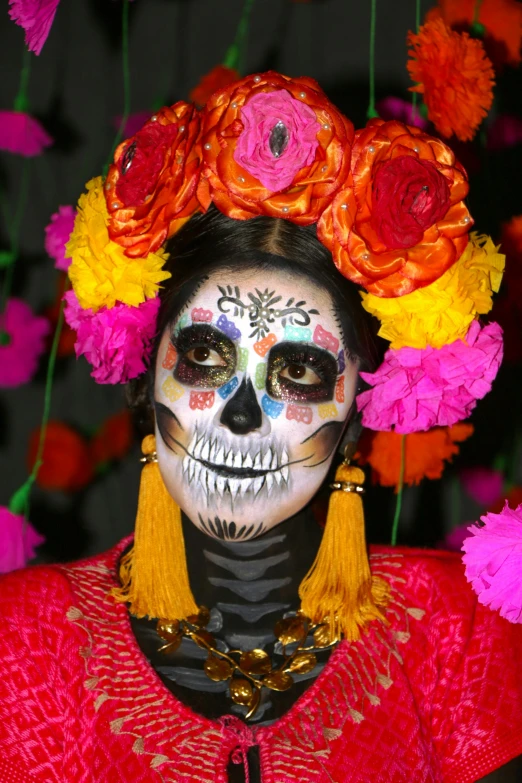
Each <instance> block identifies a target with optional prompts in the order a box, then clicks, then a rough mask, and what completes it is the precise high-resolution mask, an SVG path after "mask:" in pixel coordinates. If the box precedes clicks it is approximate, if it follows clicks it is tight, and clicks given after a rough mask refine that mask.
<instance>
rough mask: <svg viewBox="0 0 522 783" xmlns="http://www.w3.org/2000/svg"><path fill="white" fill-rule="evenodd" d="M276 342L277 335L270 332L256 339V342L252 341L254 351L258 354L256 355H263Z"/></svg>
mask: <svg viewBox="0 0 522 783" xmlns="http://www.w3.org/2000/svg"><path fill="white" fill-rule="evenodd" d="M276 342H277V337H276V336H275V334H273V333H272V332H271V333H270V334H267V336H266V337H264V338H263V339H262V340H258V341H257V343H254V351H255V352H256V353H257V354H258V356H263V357H265V356H266V355H267V353H268V351H269V350H270V348H271V347H272V346H273V345H275V344H276Z"/></svg>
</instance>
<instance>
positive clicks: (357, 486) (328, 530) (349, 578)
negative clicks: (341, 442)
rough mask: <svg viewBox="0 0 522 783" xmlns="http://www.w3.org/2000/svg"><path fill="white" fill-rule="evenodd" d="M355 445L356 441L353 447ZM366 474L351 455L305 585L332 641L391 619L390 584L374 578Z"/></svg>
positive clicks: (312, 614) (307, 604) (311, 613)
mask: <svg viewBox="0 0 522 783" xmlns="http://www.w3.org/2000/svg"><path fill="white" fill-rule="evenodd" d="M348 448H350V446H349V447H348ZM363 482H364V473H363V471H362V470H361V469H360V468H357V467H355V466H352V465H350V464H349V459H348V458H347V452H346V451H345V460H344V462H343V463H342V464H341V465H340V466H339V468H338V469H337V473H336V475H335V482H334V483H333V484H332V485H331V488H332V489H333V492H332V494H331V496H330V504H329V506H328V516H327V518H326V527H325V529H324V533H323V538H322V541H321V545H320V547H319V550H318V552H317V556H316V558H315V561H314V563H313V565H312V567H311V568H310V571H309V572H308V573H307V575H306V576H305V577H304V579H303V581H302V582H301V585H300V587H299V597H300V598H301V610H302V612H303V613H304V614H305V615H306V616H307V617H309V618H310V619H311V620H312V622H314V623H320V622H324V621H327V622H328V625H329V629H330V635H331V638H332V641H333V640H334V639H340V638H341V637H344V638H345V639H348V640H349V641H356V640H357V639H359V637H360V635H361V630H362V629H364V628H365V626H366V625H367V624H368V623H369V622H370V621H372V620H380V621H381V622H386V619H385V617H384V613H383V609H384V608H385V607H386V605H387V603H388V599H389V587H388V585H387V583H386V582H385V581H384V580H383V579H381V578H379V577H372V574H371V571H370V564H369V561H368V554H367V551H366V540H365V535H364V512H363V504H362V500H361V495H362V493H363V492H364V488H363Z"/></svg>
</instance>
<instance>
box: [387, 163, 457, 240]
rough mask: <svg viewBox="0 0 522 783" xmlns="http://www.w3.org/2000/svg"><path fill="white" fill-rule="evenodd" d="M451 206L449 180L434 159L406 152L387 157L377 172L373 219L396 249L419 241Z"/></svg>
mask: <svg viewBox="0 0 522 783" xmlns="http://www.w3.org/2000/svg"><path fill="white" fill-rule="evenodd" d="M448 206H449V187H448V183H447V182H446V179H445V177H444V176H443V175H442V174H441V173H440V171H438V169H437V168H436V167H435V165H434V164H433V163H431V161H428V160H418V159H417V158H412V157H410V156H409V155H403V156H400V157H398V158H394V159H393V160H388V161H386V162H385V163H383V165H382V166H381V167H380V169H379V170H378V172H377V175H376V177H375V181H374V183H373V205H372V209H373V214H372V219H371V222H372V226H373V228H374V229H375V231H376V232H377V234H378V235H379V237H380V239H382V241H383V242H384V244H385V245H387V246H388V247H389V248H390V249H392V250H397V249H398V248H403V247H412V246H413V245H416V244H418V243H419V242H420V241H421V240H422V237H423V235H424V232H425V231H426V229H428V228H429V227H430V226H431V225H433V223H437V222H438V221H439V220H442V218H443V217H444V215H445V214H446V212H447V211H448Z"/></svg>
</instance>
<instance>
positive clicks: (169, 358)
mask: <svg viewBox="0 0 522 783" xmlns="http://www.w3.org/2000/svg"><path fill="white" fill-rule="evenodd" d="M177 358H178V352H177V351H176V349H175V348H174V346H173V345H172V343H169V345H168V348H167V352H166V353H165V358H164V359H163V361H162V362H161V366H162V367H163V368H164V369H165V370H172V368H173V367H174V365H175V364H176V359H177Z"/></svg>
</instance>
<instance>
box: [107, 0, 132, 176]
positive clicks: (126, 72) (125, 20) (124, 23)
mask: <svg viewBox="0 0 522 783" xmlns="http://www.w3.org/2000/svg"><path fill="white" fill-rule="evenodd" d="M129 4H130V3H129V0H123V1H122V4H121V7H122V12H121V55H122V71H123V114H122V116H121V122H120V127H119V128H118V132H117V133H116V136H115V137H114V141H113V142H112V147H111V151H110V154H109V158H108V160H107V162H106V164H105V166H104V167H103V176H104V177H106V176H107V171H108V169H109V166H110V165H111V163H112V160H113V157H114V151H115V149H116V147H117V146H118V144H119V143H120V141H121V140H122V138H123V133H124V131H125V126H126V124H127V120H128V119H129V114H130V102H131V96H130V67H129Z"/></svg>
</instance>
